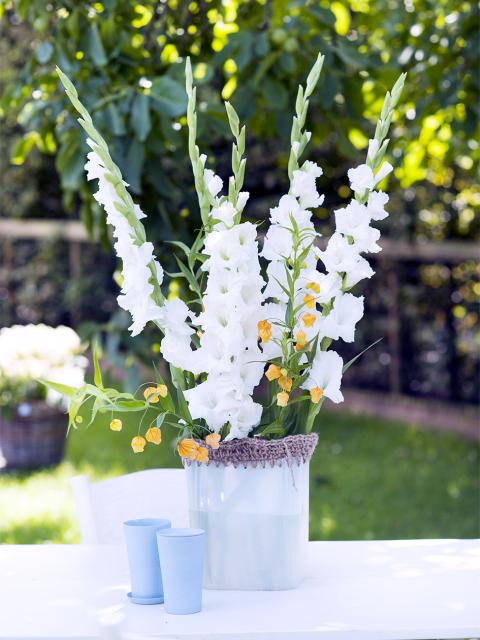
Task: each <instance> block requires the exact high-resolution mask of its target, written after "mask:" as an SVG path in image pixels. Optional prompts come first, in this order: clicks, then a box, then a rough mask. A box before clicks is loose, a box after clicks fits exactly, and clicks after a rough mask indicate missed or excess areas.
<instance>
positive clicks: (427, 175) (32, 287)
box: [0, 0, 480, 542]
mask: <svg viewBox="0 0 480 640" xmlns="http://www.w3.org/2000/svg"><path fill="white" fill-rule="evenodd" d="M478 12H479V10H478V6H477V5H476V3H471V2H457V1H453V0H435V1H434V0H415V2H414V1H413V0H352V1H346V0H342V1H334V2H327V1H323V0H320V1H308V0H292V1H290V2H289V1H287V0H262V1H258V0H248V1H247V0H223V1H222V2H220V1H219V0H211V1H207V0H192V1H187V2H186V1H184V0H166V1H165V0H162V1H153V0H148V1H147V0H143V1H141V2H135V1H133V0H104V1H103V2H86V1H84V0H75V1H73V0H70V1H64V2H57V1H56V0H50V1H49V2H44V1H42V0H0V15H1V17H0V35H1V37H0V94H1V96H2V97H1V99H0V117H1V131H2V133H1V136H0V157H1V159H2V160H1V162H2V165H1V171H0V194H1V195H0V217H1V218H18V219H22V218H28V219H32V218H48V219H52V218H58V219H72V220H77V219H79V220H81V221H83V223H84V224H85V226H86V228H87V229H88V232H89V234H90V236H91V238H92V239H93V240H98V241H99V242H97V243H91V244H86V243H85V244H82V245H81V248H80V249H79V251H80V264H81V273H80V275H79V274H78V273H76V274H73V275H72V273H71V270H70V266H69V264H70V261H71V256H70V254H69V251H68V248H67V246H66V245H65V243H64V242H62V241H59V240H57V239H55V238H51V239H48V240H46V241H42V242H34V241H25V240H18V241H15V242H13V250H12V247H10V248H9V247H8V243H6V242H3V241H2V239H0V326H2V325H8V324H12V323H14V322H21V323H25V322H40V321H46V322H48V323H50V324H57V323H59V322H63V323H67V324H71V325H73V326H75V327H76V328H77V329H79V331H80V332H81V334H82V336H84V337H86V338H91V337H93V336H98V335H99V333H101V334H102V336H103V338H104V347H105V351H106V353H107V354H108V360H109V362H110V363H111V365H112V371H111V372H110V373H113V375H120V376H122V377H123V379H124V383H125V385H126V386H127V387H129V388H132V387H135V385H136V382H137V380H138V370H137V368H136V367H135V366H133V364H134V363H138V362H141V363H143V365H144V366H147V365H148V364H149V363H151V360H152V358H153V359H156V358H158V350H159V346H158V342H157V341H156V338H155V336H154V335H149V334H148V333H147V334H146V335H142V336H140V337H139V338H137V339H136V340H135V341H132V340H130V339H129V338H128V335H127V332H126V327H127V326H128V318H126V317H125V315H124V314H123V313H121V312H119V311H118V310H117V305H116V302H115V296H116V293H117V290H118V287H117V283H116V282H115V280H114V279H113V278H112V275H115V269H116V261H115V258H114V256H113V255H112V252H111V249H110V239H109V236H108V232H107V229H106V228H105V223H104V216H103V214H102V213H101V211H99V209H98V208H97V206H96V204H95V201H94V200H93V198H92V197H91V190H92V186H91V185H87V183H86V181H85V177H84V172H83V164H84V152H85V150H86V146H85V142H84V139H83V137H82V134H81V132H80V129H79V127H78V126H77V125H76V123H75V121H74V118H73V114H72V111H71V109H70V106H69V104H68V101H67V99H66V97H65V95H64V93H63V91H62V90H61V89H60V87H59V83H58V80H57V77H56V74H55V65H57V64H58V65H59V66H60V67H62V69H63V70H64V71H65V72H67V73H68V75H69V76H70V77H71V78H72V80H73V81H74V82H75V84H76V86H77V87H78V89H79V92H80V95H81V96H82V99H83V100H84V101H85V102H86V103H87V105H88V107H89V109H90V110H91V111H92V112H93V114H94V117H95V122H96V124H97V125H98V127H99V129H100V130H101V132H102V133H103V135H104V136H105V137H106V138H107V139H108V141H109V143H110V144H111V148H112V150H113V153H114V156H115V160H116V161H117V162H118V164H119V165H120V166H121V167H122V170H123V171H124V173H125V176H126V179H127V180H128V182H129V183H130V185H131V189H132V192H133V194H134V196H135V198H136V199H137V200H138V201H139V202H140V204H141V205H142V208H143V209H144V210H145V211H146V212H147V213H148V220H147V226H148V229H147V231H148V234H149V236H150V238H151V239H152V240H153V241H154V242H155V244H156V249H157V253H158V254H159V255H160V256H161V259H162V261H163V262H164V263H166V264H167V265H168V263H169V261H170V260H171V253H170V251H169V250H168V249H166V245H164V244H162V241H163V240H165V239H169V238H172V237H175V238H176V239H179V240H184V241H188V240H189V238H190V236H191V234H192V232H193V231H194V230H195V228H196V227H197V226H198V224H199V216H198V210H197V206H196V201H195V197H194V193H193V185H192V179H191V173H190V167H189V164H188V159H187V158H188V156H187V144H186V120H185V107H186V96H185V92H184V89H183V82H184V77H183V69H184V66H183V65H184V60H185V57H186V56H187V55H189V56H190V57H191V59H192V63H193V66H194V72H195V80H196V83H197V84H198V86H199V112H200V113H199V127H198V134H199V143H200V146H201V148H202V151H204V152H207V153H209V155H210V156H211V158H215V162H216V167H217V170H218V172H219V173H220V175H222V176H223V177H225V176H226V175H227V174H228V170H227V167H228V164H229V161H230V158H229V155H230V152H229V147H230V139H229V136H228V133H227V131H228V127H227V120H226V115H225V111H224V108H223V104H222V101H223V99H229V100H231V102H232V103H233V104H234V106H235V108H236V109H237V110H238V112H239V114H240V115H241V117H242V119H243V120H245V121H246V124H247V150H248V165H247V175H246V188H247V189H248V190H249V191H250V192H251V200H250V202H249V205H248V208H247V214H248V215H249V216H251V217H252V218H255V219H258V220H262V219H264V218H265V217H266V216H267V214H268V208H269V207H270V206H271V205H272V204H274V203H275V202H276V201H277V200H278V198H279V196H281V195H282V193H284V192H285V190H286V188H287V185H286V177H287V173H286V166H287V158H288V150H289V140H288V135H289V128H290V121H291V115H292V112H293V100H294V96H295V92H296V87H297V84H298V82H300V81H302V80H303V79H304V78H305V76H306V73H307V70H308V69H309V67H310V66H311V64H312V61H313V60H314V58H315V56H316V54H317V52H318V51H319V50H321V51H322V52H323V53H324V54H325V56H326V60H325V67H324V72H323V75H322V79H321V82H320V85H319V87H318V90H317V91H316V92H315V93H314V96H313V99H312V106H311V109H310V117H309V121H308V126H309V128H310V129H311V130H312V132H313V137H312V143H311V145H310V147H309V157H310V158H312V159H314V160H316V161H318V162H319V163H320V164H321V165H322V167H323V169H324V172H325V175H324V177H322V178H321V180H320V181H319V187H320V190H321V191H323V192H325V194H326V206H328V210H327V208H320V209H318V210H317V211H316V220H317V226H318V228H319V230H320V231H321V232H322V233H325V234H328V233H330V232H331V230H332V228H331V213H329V212H331V211H332V209H333V208H335V207H336V206H338V205H340V204H341V203H343V202H345V201H346V200H347V199H348V198H349V197H350V195H351V194H350V190H349V188H348V181H347V180H346V172H347V170H348V168H349V167H351V166H353V165H355V164H358V163H359V162H361V161H362V159H363V158H364V156H365V151H366V144H367V139H368V137H369V135H370V134H371V133H372V132H373V127H374V122H375V120H376V117H377V116H378V113H379V110H380V106H381V100H382V98H383V95H384V93H385V91H386V90H387V89H388V88H390V87H391V86H392V84H393V82H394V80H395V79H396V78H397V77H398V75H399V74H400V73H401V72H404V71H407V72H408V81H407V84H406V87H405V92H404V94H403V99H402V101H401V104H400V105H399V108H398V109H397V113H396V118H395V122H394V126H393V127H392V143H391V146H390V150H391V156H390V157H389V160H390V161H391V162H392V164H394V165H395V167H396V169H395V173H394V175H393V176H391V178H390V179H389V183H388V185H387V186H388V191H389V193H390V194H391V204H390V210H391V212H392V215H391V216H390V218H389V219H388V221H387V223H386V224H385V225H384V228H383V229H382V231H383V233H384V234H385V235H386V236H389V237H390V238H391V239H393V240H395V241H398V240H404V241H405V242H407V243H422V246H427V247H432V246H433V247H435V246H441V245H442V243H444V242H453V241H455V242H457V243H458V244H455V245H454V246H455V251H457V250H458V256H457V257H456V259H455V263H452V261H448V260H444V259H432V260H431V261H426V262H420V261H415V260H410V261H408V262H402V263H397V262H395V261H392V260H389V259H388V255H387V256H385V257H386V261H383V262H378V263H376V265H375V267H376V268H377V269H378V273H377V276H376V277H375V279H374V281H373V282H372V283H368V284H367V285H366V287H365V288H364V290H363V291H362V293H365V294H366V296H367V298H366V299H367V304H368V309H367V314H366V318H365V320H364V322H363V323H362V324H361V326H360V328H359V332H358V338H359V339H358V342H357V345H356V348H357V349H358V350H361V348H362V347H363V346H366V345H367V344H369V343H371V342H373V341H374V340H375V339H377V338H378V337H379V336H381V335H386V334H387V333H388V330H389V326H390V325H391V323H392V321H394V322H396V323H397V324H398V326H399V327H400V335H399V338H400V349H401V356H402V369H401V391H403V392H404V393H409V394H414V395H420V396H423V397H428V398H430V399H432V398H433V399H435V398H440V399H450V400H456V401H463V402H465V401H468V402H475V401H476V400H477V398H478V393H479V389H478V375H477V370H478V361H479V355H478V354H479V342H480V339H479V335H478V305H477V300H478V296H479V294H480V284H479V275H480V272H479V267H478V262H477V261H474V260H472V259H471V258H469V257H463V249H462V247H466V246H471V245H469V244H468V243H469V242H473V241H475V240H478V236H479V219H478V216H476V215H475V207H478V205H479V204H480V197H479V195H478V190H477V176H476V170H477V166H478V159H479V154H480V152H479V146H478V140H479V135H478V134H479V127H478V115H479V103H480V101H479V100H478V70H477V64H478V57H479V51H478V45H479V40H480V39H479V38H478V21H479V15H478ZM8 158H10V159H11V161H10V162H9V161H8ZM261 228H262V227H261ZM413 246H418V244H415V245H413ZM469 255H471V254H469ZM9 256H10V257H9ZM392 275H393V276H395V278H396V279H397V281H398V282H399V283H400V295H399V299H398V301H397V303H398V304H397V307H398V308H397V309H396V312H395V313H396V317H395V318H394V319H393V320H392V317H391V308H392V287H391V278H392ZM179 288H180V284H179V283H178V282H173V283H172V285H171V290H170V294H171V295H175V294H176V293H178V291H179ZM345 355H346V356H348V355H350V354H349V353H348V350H346V352H345ZM390 361H391V353H390V352H389V346H388V344H386V341H383V342H382V343H381V345H380V347H379V348H377V349H375V350H372V352H370V353H369V354H368V355H367V356H365V357H364V358H363V359H362V360H361V361H360V362H359V363H358V364H357V366H356V367H355V368H352V369H351V370H350V371H349V374H348V376H347V383H354V384H355V385H356V386H357V387H358V386H361V387H366V388H369V389H372V388H374V389H377V390H380V391H381V390H384V391H386V390H388V388H389V383H388V376H389V371H390V364H389V363H390ZM143 375H146V374H145V373H144V370H143ZM87 417H88V416H86V421H87ZM453 426H454V425H452V427H453ZM317 427H318V429H319V430H320V433H321V441H320V446H319V449H318V451H317V455H316V458H315V460H314V463H313V467H312V487H311V489H312V530H311V535H312V537H314V538H324V539H325V538H334V539H335V538H336V539H339V538H369V537H414V536H426V537H436V536H443V537H448V536H452V537H455V536H474V535H478V531H479V513H478V504H479V501H478V464H479V457H478V447H477V446H476V445H475V444H474V443H470V442H466V441H462V440H460V439H459V438H458V437H457V436H455V435H451V434H438V433H436V434H435V433H426V432H424V431H423V429H422V428H420V427H419V426H418V425H409V426H406V425H404V424H396V423H390V422H388V421H381V420H373V419H367V418H365V419H359V418H357V417H355V418H352V417H350V416H349V415H348V414H330V413H324V414H323V413H322V416H321V420H320V421H319V423H318V425H317ZM130 431H132V432H135V431H136V425H135V424H130V423H128V421H125V427H124V431H123V432H122V433H120V434H110V433H109V431H108V425H107V424H106V423H105V424H103V423H101V422H99V423H98V424H95V425H94V426H93V427H92V428H91V430H89V431H86V430H81V429H79V430H78V431H77V432H75V433H74V434H73V435H72V437H71V438H70V439H69V441H68V450H67V458H66V461H65V462H64V463H63V464H62V465H61V466H60V467H58V468H57V469H56V470H55V471H54V472H51V471H43V472H39V473H35V474H31V475H16V476H12V477H9V478H1V483H0V484H1V491H0V498H1V499H0V516H1V519H2V525H1V527H0V539H1V540H2V541H8V542H39V541H47V540H54V541H62V542H71V541H74V540H77V539H78V532H77V530H76V527H75V524H74V517H73V510H72V504H71V502H70V501H69V493H68V479H69V477H70V476H71V475H72V474H74V473H77V472H87V473H89V474H90V475H91V476H92V477H94V478H95V477H96V478H101V477H109V476H112V475H116V474H119V473H126V472H128V471H133V470H135V469H137V468H140V467H143V466H144V465H146V466H158V465H159V464H162V463H164V464H172V463H173V462H174V459H173V457H172V455H171V453H170V452H169V450H168V443H167V442H165V443H164V445H162V447H164V448H161V449H160V451H159V450H158V449H155V448H151V449H149V451H148V452H147V454H146V458H139V457H135V456H134V454H133V453H132V452H131V451H130V449H129V438H130V436H131V433H130ZM112 435H113V440H112V437H110V436H112Z"/></svg>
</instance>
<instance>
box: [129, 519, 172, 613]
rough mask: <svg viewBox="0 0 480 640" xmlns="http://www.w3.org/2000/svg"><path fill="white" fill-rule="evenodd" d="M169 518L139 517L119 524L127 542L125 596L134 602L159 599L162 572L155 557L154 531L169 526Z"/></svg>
mask: <svg viewBox="0 0 480 640" xmlns="http://www.w3.org/2000/svg"><path fill="white" fill-rule="evenodd" d="M171 526H172V523H171V522H170V520H159V519H155V518H142V519H140V520H127V521H126V522H124V524H123V529H124V532H125V540H126V543H127V555H128V566H129V568H130V580H131V583H132V591H131V594H129V598H130V600H131V601H132V602H135V603H137V604H158V603H161V602H163V585H162V573H161V569H160V560H159V557H158V546H157V538H156V534H157V531H163V530H165V529H170V527H171Z"/></svg>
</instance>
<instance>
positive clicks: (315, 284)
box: [305, 282, 320, 293]
mask: <svg viewBox="0 0 480 640" xmlns="http://www.w3.org/2000/svg"><path fill="white" fill-rule="evenodd" d="M305 288H306V289H311V290H312V291H313V292H315V293H320V285H319V284H318V282H309V283H308V284H307V286H306V287H305Z"/></svg>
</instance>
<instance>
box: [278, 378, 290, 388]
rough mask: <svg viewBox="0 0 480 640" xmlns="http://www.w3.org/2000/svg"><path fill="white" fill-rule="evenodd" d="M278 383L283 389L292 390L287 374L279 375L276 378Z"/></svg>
mask: <svg viewBox="0 0 480 640" xmlns="http://www.w3.org/2000/svg"><path fill="white" fill-rule="evenodd" d="M278 384H279V385H280V386H281V387H282V389H283V390H284V391H291V390H292V379H291V378H288V377H287V376H280V377H279V379H278Z"/></svg>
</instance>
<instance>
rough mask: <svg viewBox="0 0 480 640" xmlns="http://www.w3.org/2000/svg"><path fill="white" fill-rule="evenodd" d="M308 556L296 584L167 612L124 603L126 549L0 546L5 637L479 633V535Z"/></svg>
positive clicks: (395, 638)
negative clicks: (110, 627) (114, 624)
mask: <svg viewBox="0 0 480 640" xmlns="http://www.w3.org/2000/svg"><path fill="white" fill-rule="evenodd" d="M310 553H311V559H310V572H309V573H310V576H309V577H308V578H307V579H306V580H305V581H304V582H303V584H302V585H301V586H300V588H298V589H296V590H294V591H283V592H258V591H256V592H246V591H205V592H204V608H203V611H202V612H201V613H199V614H196V615H191V616H171V615H167V614H166V613H165V612H164V609H163V606H161V605H157V606H139V605H134V604H131V603H129V602H127V600H126V598H125V593H126V591H127V590H128V572H127V569H126V559H125V555H124V550H123V548H120V547H113V546H112V547H110V546H81V545H38V546H20V545H19V546H16V545H3V546H0V577H1V580H0V639H1V640H5V639H6V638H8V639H9V640H10V639H13V638H22V639H24V640H25V639H27V638H28V639H29V640H33V639H34V638H35V639H37V638H41V639H42V640H45V639H46V638H48V639H49V640H54V639H57V638H62V640H67V639H72V638H75V639H76V640H80V639H82V640H86V639H87V638H88V639H91V638H99V637H100V636H101V631H100V627H101V623H99V620H103V623H109V621H110V620H113V619H119V620H121V622H120V629H121V632H122V635H121V637H122V638H138V639H139V638H168V639H169V640H173V639H175V640H178V639H184V638H185V639H189V640H207V639H209V640H211V639H213V640H218V639H220V638H223V639H226V640H239V639H242V640H247V639H248V640H266V639H269V640H271V639H272V638H281V639H282V640H287V639H288V640H307V639H308V640H311V639H313V638H318V640H353V639H354V640H404V639H407V638H408V639H415V640H422V639H425V638H475V637H478V636H480V596H479V594H480V541H475V540H404V541H388V542H382V541H372V542H312V543H310ZM103 623H102V624H103ZM103 633H104V635H103V637H107V635H108V634H107V633H106V632H105V629H104V631H103ZM109 637H113V636H109ZM115 637H117V636H115ZM119 637H120V636H119Z"/></svg>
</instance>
